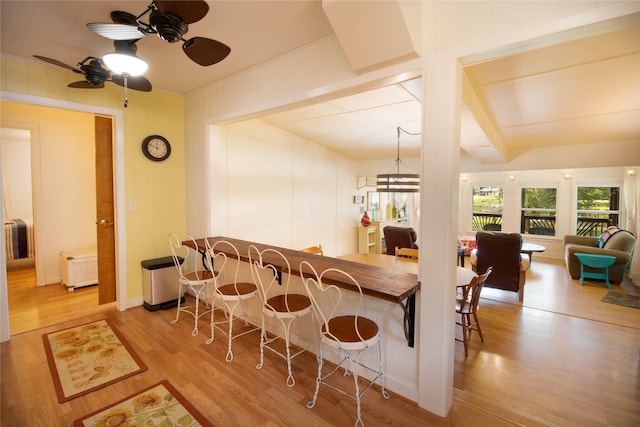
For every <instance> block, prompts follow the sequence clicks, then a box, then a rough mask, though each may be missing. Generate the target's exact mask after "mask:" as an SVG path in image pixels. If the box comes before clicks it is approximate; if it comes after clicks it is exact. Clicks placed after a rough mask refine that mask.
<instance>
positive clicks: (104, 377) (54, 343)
mask: <svg viewBox="0 0 640 427" xmlns="http://www.w3.org/2000/svg"><path fill="white" fill-rule="evenodd" d="M42 339H43V341H44V348H45V352H46V353H47V362H49V370H50V371H51V376H52V377H53V382H54V384H55V387H56V394H57V395H58V401H59V402H60V403H62V402H66V401H67V400H71V399H73V398H76V397H78V396H82V395H84V394H87V393H89V392H91V391H94V390H97V389H99V388H102V387H105V386H107V385H109V384H113V383H115V382H117V381H120V380H122V379H124V378H127V377H130V376H132V375H135V374H137V373H140V372H143V371H145V370H146V369H147V367H146V365H145V364H144V363H143V362H142V360H140V358H139V357H138V356H137V355H136V353H135V352H134V351H133V349H132V348H131V346H130V345H129V343H128V342H127V340H126V339H125V338H124V336H122V335H121V333H120V332H119V331H118V330H117V329H116V327H115V325H113V324H112V323H111V322H110V321H109V320H108V319H103V320H98V321H96V322H91V323H87V324H84V325H80V326H76V327H72V328H68V329H63V330H61V331H56V332H50V333H47V334H44V335H42Z"/></svg>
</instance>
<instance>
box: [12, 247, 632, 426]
mask: <svg viewBox="0 0 640 427" xmlns="http://www.w3.org/2000/svg"><path fill="white" fill-rule="evenodd" d="M29 274H30V273H29V272H25V271H11V272H9V282H10V286H9V308H10V322H11V325H10V326H11V331H12V338H11V340H10V341H8V342H5V343H2V344H1V347H0V348H1V361H2V366H1V371H0V374H1V381H0V392H1V393H0V394H1V396H0V423H1V425H2V426H31V425H39V426H68V425H71V423H72V421H73V420H74V419H75V418H78V417H80V416H82V415H84V414H86V413H88V412H91V411H93V410H95V409H98V408H100V407H102V406H105V405H106V404H107V403H109V402H113V401H116V400H118V399H120V398H122V397H124V396H126V395H128V394H131V393H133V392H135V391H137V390H138V389H141V388H143V387H145V386H147V385H150V384H152V383H154V382H157V381H159V380H160V379H168V380H169V381H170V382H171V383H172V384H173V385H174V386H176V387H177V388H178V390H179V391H180V392H181V393H182V394H183V395H185V396H186V397H187V398H189V399H190V400H191V401H192V403H193V404H195V406H196V407H197V408H198V409H199V410H200V411H201V412H202V413H203V414H205V415H206V416H207V417H208V418H209V419H210V420H211V421H212V422H213V423H214V424H215V425H217V426H281V425H282V426H289V425H290V426H294V425H295V426H300V425H308V426H329V425H332V426H336V425H353V422H354V420H355V405H354V402H353V401H351V400H350V399H345V398H344V397H343V396H341V395H338V394H337V393H335V392H333V391H332V390H329V389H327V388H322V389H321V391H320V398H319V401H318V403H317V405H316V407H315V408H313V409H308V408H306V406H305V403H306V402H307V401H308V400H309V399H310V398H311V397H312V395H313V389H314V381H315V373H316V362H315V359H314V358H313V357H311V355H306V354H305V355H303V356H302V357H300V358H297V359H296V360H295V361H294V375H295V377H296V382H297V384H296V386H295V387H293V388H289V387H287V386H286V385H285V383H284V380H285V377H286V366H285V364H284V363H283V361H282V360H281V359H279V358H278V357H277V356H275V355H273V354H268V355H267V356H266V363H265V366H264V367H263V368H262V369H261V370H255V365H256V364H257V362H258V359H259V353H258V335H257V334H256V333H252V334H248V335H246V336H244V337H241V338H238V339H236V340H234V343H233V346H234V354H235V359H234V361H233V362H231V363H227V362H225V361H224V356H225V353H226V341H225V340H224V339H221V338H216V341H214V342H213V343H212V344H210V345H206V344H205V343H204V341H205V340H206V336H205V334H203V333H202V331H206V330H207V328H205V327H204V320H203V321H202V322H203V325H202V327H201V334H200V335H199V336H196V337H192V336H191V329H192V326H193V324H192V321H189V320H188V319H187V318H186V317H185V318H181V320H180V321H179V322H178V324H176V325H170V324H169V320H170V319H172V318H173V317H174V316H175V311H174V310H167V311H158V312H154V313H150V312H148V311H146V310H144V309H143V308H142V307H137V308H134V309H130V310H127V311H125V312H119V311H117V310H116V308H115V306H114V305H113V304H110V305H109V306H108V307H106V308H105V307H98V306H97V293H96V288H95V287H89V288H81V289H78V290H76V291H75V292H68V291H67V290H66V289H65V288H64V287H63V286H62V285H59V286H56V285H53V286H47V287H44V288H37V289H36V287H35V285H32V286H31V285H28V284H25V283H28V282H29V279H24V280H23V285H24V287H26V288H27V289H26V290H25V289H22V290H19V289H18V288H20V286H14V285H15V283H16V282H18V280H13V279H16V277H17V276H18V275H22V276H23V278H24V277H28V275H29ZM31 274H32V273H31ZM34 282H35V281H34ZM47 288H49V289H47ZM612 289H613V290H618V291H626V292H627V293H633V294H640V288H637V287H634V286H633V285H631V284H630V283H623V285H622V286H616V285H614V286H613V287H612ZM606 291H607V290H606V288H605V287H604V286H603V285H602V283H601V282H597V281H592V282H590V281H587V282H585V285H584V286H580V285H579V284H578V282H577V281H573V280H571V279H570V278H569V277H568V275H567V274H566V270H565V269H564V265H563V264H562V263H561V262H558V261H553V260H548V259H544V258H542V257H537V258H536V260H535V263H534V264H533V265H532V267H531V269H530V271H529V273H528V277H527V285H526V287H525V300H524V304H520V303H518V301H517V295H516V294H512V293H509V292H504V291H497V290H491V289H485V290H483V298H482V299H481V302H480V306H481V309H480V319H481V322H482V329H483V333H484V337H485V342H484V343H481V342H480V340H479V338H478V337H477V335H476V336H473V337H472V339H471V344H470V350H469V356H468V357H466V358H465V357H464V350H463V348H462V344H461V343H456V344H455V346H456V347H455V350H456V355H455V365H454V370H455V371H454V387H455V390H454V404H453V407H452V409H451V411H450V413H449V415H448V416H447V417H446V418H440V417H437V416H435V415H433V414H430V413H429V412H427V411H425V410H422V409H420V408H418V407H417V406H416V405H415V404H414V403H413V402H409V401H407V400H405V399H403V398H401V397H398V396H396V395H392V397H391V398H390V399H389V400H385V399H383V398H382V397H381V395H380V393H379V390H376V389H372V390H370V391H368V392H367V393H366V394H365V396H364V398H363V418H364V422H365V424H366V425H367V426H383V425H384V426H387V425H398V426H452V425H454V426H482V425H486V426H507V425H527V426H538V425H557V426H594V427H597V426H623V427H624V426H638V425H640V376H639V372H638V367H639V365H640V353H639V350H640V310H638V309H633V308H628V307H621V306H617V305H613V304H609V303H604V302H601V301H600V298H602V296H603V295H604V294H605V293H606ZM91 294H94V296H95V302H92V301H94V296H91ZM29 301H30V303H29ZM30 305H31V306H30ZM105 316H106V317H109V318H110V319H112V320H113V321H114V323H115V324H116V325H117V327H118V328H119V329H120V330H121V331H122V333H123V334H124V335H125V336H126V337H127V339H128V340H129V341H130V343H131V344H132V346H133V347H134V348H135V350H136V351H137V352H138V354H139V355H140V356H141V357H142V358H143V359H144V361H145V363H146V364H147V365H148V367H149V369H148V370H147V371H146V372H144V373H141V374H139V375H136V376H134V377H131V378H128V379H126V380H124V381H121V382H119V383H116V384H114V385H111V386H109V387H106V388H104V389H101V390H98V391H95V392H93V393H90V394H88V395H86V396H83V397H80V398H77V399H74V400H71V401H69V402H66V403H63V404H58V403H57V400H56V397H55V391H54V389H53V383H52V381H51V378H50V373H49V369H48V367H47V363H46V359H45V355H44V350H43V346H42V338H41V335H42V334H43V333H45V332H49V331H53V330H57V329H61V328H63V327H67V326H72V325H75V324H78V323H81V322H82V323H84V322H86V321H90V320H94V319H99V318H102V317H105ZM52 325H53V326H52ZM34 328H39V329H35V330H34Z"/></svg>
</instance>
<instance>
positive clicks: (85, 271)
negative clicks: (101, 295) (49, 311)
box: [60, 250, 98, 291]
mask: <svg viewBox="0 0 640 427" xmlns="http://www.w3.org/2000/svg"><path fill="white" fill-rule="evenodd" d="M60 274H61V276H62V283H63V284H64V285H65V286H66V287H67V288H69V290H70V291H72V290H74V289H75V288H80V287H82V286H89V285H95V284H97V283H98V256H97V253H96V251H95V250H83V251H73V252H60Z"/></svg>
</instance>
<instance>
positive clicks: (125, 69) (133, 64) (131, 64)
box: [102, 52, 149, 76]
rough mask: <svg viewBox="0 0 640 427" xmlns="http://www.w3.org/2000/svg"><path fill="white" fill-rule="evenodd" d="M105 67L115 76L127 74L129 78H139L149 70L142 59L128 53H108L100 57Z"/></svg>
mask: <svg viewBox="0 0 640 427" xmlns="http://www.w3.org/2000/svg"><path fill="white" fill-rule="evenodd" d="M102 60H103V61H104V63H105V65H106V66H107V67H109V69H110V70H111V71H112V72H114V73H115V74H127V75H129V76H140V75H142V74H144V73H145V72H146V71H147V69H148V68H149V64H147V63H146V62H145V61H144V60H143V59H140V58H138V57H137V56H135V55H132V54H130V53H122V52H110V53H105V54H104V56H103V57H102Z"/></svg>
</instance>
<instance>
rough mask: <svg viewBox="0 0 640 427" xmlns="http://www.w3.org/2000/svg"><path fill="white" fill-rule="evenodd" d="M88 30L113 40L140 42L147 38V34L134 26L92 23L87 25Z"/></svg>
mask: <svg viewBox="0 0 640 427" xmlns="http://www.w3.org/2000/svg"><path fill="white" fill-rule="evenodd" d="M87 28H88V29H90V30H91V31H93V32H94V33H97V34H99V35H101V36H102V37H106V38H108V39H111V40H138V39H141V38H143V37H144V36H145V34H144V33H143V32H141V31H140V30H139V29H138V27H137V26H134V25H126V24H109V23H104V22H91V23H89V24H87Z"/></svg>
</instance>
